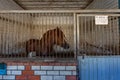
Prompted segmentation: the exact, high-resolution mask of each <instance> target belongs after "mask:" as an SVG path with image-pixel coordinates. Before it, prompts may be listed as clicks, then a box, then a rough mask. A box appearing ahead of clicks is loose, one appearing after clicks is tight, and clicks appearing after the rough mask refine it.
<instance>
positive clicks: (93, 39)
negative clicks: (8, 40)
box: [77, 13, 120, 80]
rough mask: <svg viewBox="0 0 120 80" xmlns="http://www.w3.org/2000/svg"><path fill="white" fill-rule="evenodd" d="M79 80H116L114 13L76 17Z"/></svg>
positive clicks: (119, 69)
mask: <svg viewBox="0 0 120 80" xmlns="http://www.w3.org/2000/svg"><path fill="white" fill-rule="evenodd" d="M77 33H78V35H77V44H78V45H77V48H78V64H79V66H78V69H79V80H120V52H119V50H120V43H119V42H120V41H119V15H118V14H102V15H101V14H99V13H98V14H79V15H77Z"/></svg>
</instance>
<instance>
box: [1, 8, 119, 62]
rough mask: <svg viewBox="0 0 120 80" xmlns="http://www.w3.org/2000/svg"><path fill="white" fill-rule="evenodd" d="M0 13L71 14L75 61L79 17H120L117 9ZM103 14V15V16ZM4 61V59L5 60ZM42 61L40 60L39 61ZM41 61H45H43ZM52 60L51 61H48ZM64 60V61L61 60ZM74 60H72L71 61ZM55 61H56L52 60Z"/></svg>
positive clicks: (77, 50) (4, 11)
mask: <svg viewBox="0 0 120 80" xmlns="http://www.w3.org/2000/svg"><path fill="white" fill-rule="evenodd" d="M0 13H30V14H32V13H72V14H73V17H74V33H73V34H74V53H75V60H76V59H77V55H78V53H79V45H78V44H79V27H78V26H79V16H95V15H108V16H120V10H119V9H110V10H105V9H103V10H98V9H97V10H0ZM103 13H104V14H103ZM16 59H18V60H19V59H20V60H24V59H23V58H14V59H8V60H16ZM5 60H6V59H5ZM27 60H37V59H35V58H30V59H27ZM41 60H42V59H41ZM43 60H47V59H44V58H43ZM48 60H52V59H48ZM62 60H64V59H62ZM72 60H74V59H72ZM53 61H56V59H53Z"/></svg>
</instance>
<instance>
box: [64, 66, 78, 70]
mask: <svg viewBox="0 0 120 80" xmlns="http://www.w3.org/2000/svg"><path fill="white" fill-rule="evenodd" d="M66 70H76V66H66Z"/></svg>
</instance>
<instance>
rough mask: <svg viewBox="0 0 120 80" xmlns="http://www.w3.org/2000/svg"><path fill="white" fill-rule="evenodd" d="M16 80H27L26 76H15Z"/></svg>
mask: <svg viewBox="0 0 120 80" xmlns="http://www.w3.org/2000/svg"><path fill="white" fill-rule="evenodd" d="M16 80H27V76H16Z"/></svg>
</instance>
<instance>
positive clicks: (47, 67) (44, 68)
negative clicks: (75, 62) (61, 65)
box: [41, 66, 53, 70]
mask: <svg viewBox="0 0 120 80" xmlns="http://www.w3.org/2000/svg"><path fill="white" fill-rule="evenodd" d="M41 70H53V66H41Z"/></svg>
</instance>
